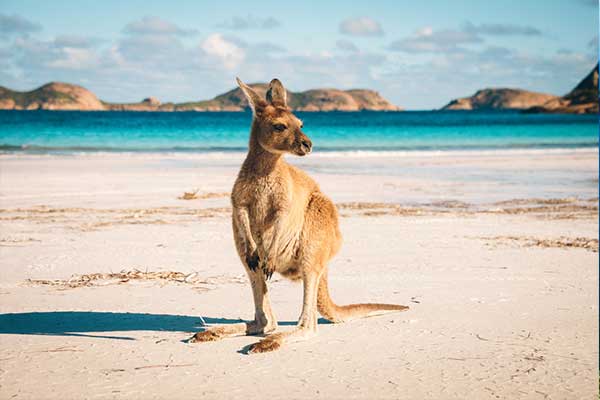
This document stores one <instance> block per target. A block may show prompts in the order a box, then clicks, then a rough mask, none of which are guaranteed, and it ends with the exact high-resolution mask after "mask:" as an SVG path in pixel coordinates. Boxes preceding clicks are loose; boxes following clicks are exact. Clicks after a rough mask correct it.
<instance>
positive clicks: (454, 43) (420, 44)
mask: <svg viewBox="0 0 600 400" xmlns="http://www.w3.org/2000/svg"><path fill="white" fill-rule="evenodd" d="M481 41H482V39H481V38H480V37H479V36H477V35H476V34H475V33H472V32H466V31H463V30H454V29H444V30H439V31H434V30H433V29H432V28H431V27H428V26H427V27H424V28H421V29H419V30H417V31H416V32H415V33H413V34H412V35H411V36H408V37H405V38H403V39H400V40H396V41H394V42H392V43H391V44H390V46H389V49H390V50H396V51H403V52H406V53H439V52H459V51H463V50H464V49H463V48H462V47H461V45H464V44H469V43H479V42H481Z"/></svg>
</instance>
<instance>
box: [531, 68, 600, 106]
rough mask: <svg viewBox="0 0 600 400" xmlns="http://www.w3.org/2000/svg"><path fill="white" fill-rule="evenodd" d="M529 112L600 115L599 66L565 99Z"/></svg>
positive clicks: (558, 98)
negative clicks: (599, 103)
mask: <svg viewBox="0 0 600 400" xmlns="http://www.w3.org/2000/svg"><path fill="white" fill-rule="evenodd" d="M527 112H532V113H535V112H549V113H569V114H594V113H596V114H597V113H598V64H596V67H595V68H594V69H593V70H592V71H591V72H590V73H589V74H588V75H587V76H586V77H585V78H583V80H582V81H581V82H579V85H577V86H575V89H573V90H571V91H570V92H569V93H567V94H566V95H564V96H563V97H557V98H556V99H552V100H550V101H548V102H546V103H544V104H542V105H540V106H537V107H532V108H530V109H528V110H527Z"/></svg>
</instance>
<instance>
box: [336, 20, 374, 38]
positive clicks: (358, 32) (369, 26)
mask: <svg viewBox="0 0 600 400" xmlns="http://www.w3.org/2000/svg"><path fill="white" fill-rule="evenodd" d="M340 32H341V33H343V34H345V35H351V36H382V35H383V29H382V28H381V25H380V24H379V22H377V21H375V20H374V19H372V18H369V17H358V18H347V19H345V20H343V21H342V22H341V23H340Z"/></svg>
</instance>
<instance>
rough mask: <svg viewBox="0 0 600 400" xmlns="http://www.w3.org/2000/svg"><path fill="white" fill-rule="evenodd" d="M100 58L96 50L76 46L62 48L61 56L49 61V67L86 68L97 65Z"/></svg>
mask: <svg viewBox="0 0 600 400" xmlns="http://www.w3.org/2000/svg"><path fill="white" fill-rule="evenodd" d="M97 62H98V58H97V56H96V54H95V52H94V51H91V50H89V49H82V48H76V47H65V48H63V49H61V57H59V58H57V59H56V60H53V61H50V62H48V63H47V66H48V67H49V68H65V69H84V68H90V67H94V66H96V64H97Z"/></svg>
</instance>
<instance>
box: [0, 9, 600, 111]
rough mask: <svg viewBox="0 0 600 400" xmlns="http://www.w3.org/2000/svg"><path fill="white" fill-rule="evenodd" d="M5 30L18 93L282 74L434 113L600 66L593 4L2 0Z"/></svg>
mask: <svg viewBox="0 0 600 400" xmlns="http://www.w3.org/2000/svg"><path fill="white" fill-rule="evenodd" d="M0 39H1V41H0V43H1V44H0V85H2V86H7V87H10V88H13V89H19V90H30V89H32V88H34V87H36V86H39V85H41V84H43V83H46V82H48V81H52V80H59V81H66V82H71V83H77V84H81V85H83V86H85V87H87V88H89V89H90V90H92V91H94V92H95V93H96V94H97V95H98V96H99V97H100V98H101V99H104V100H107V101H123V102H126V101H138V100H141V99H142V98H144V97H148V96H156V97H158V98H159V99H160V100H161V101H184V100H198V99H207V98H211V97H213V96H214V95H216V94H219V93H222V92H224V91H226V90H229V89H230V88H232V87H233V86H234V77H235V76H240V77H241V78H242V79H243V80H245V81H247V82H257V81H268V80H270V79H271V78H273V77H275V76H276V77H279V78H280V79H281V80H282V81H283V82H284V84H285V85H286V86H287V87H288V88H289V89H291V90H294V91H298V90H306V89H310V88H315V87H338V88H344V89H349V88H370V89H375V90H377V91H379V92H380V93H381V94H382V95H384V96H385V97H386V98H388V99H390V100H391V101H392V102H394V103H395V104H398V105H400V106H402V107H405V108H407V109H430V108H437V107H440V106H442V105H444V104H445V103H447V102H448V101H449V100H450V99H452V98H456V97H462V96H467V95H470V94H472V93H473V92H475V91H476V90H478V89H480V88H484V87H520V88H523V89H528V90H535V91H542V92H549V93H555V94H564V93H566V92H567V91H569V90H570V89H571V88H572V87H573V86H574V85H576V84H577V82H578V81H579V80H581V79H582V78H583V77H584V76H585V75H586V74H587V73H588V72H589V70H591V68H592V67H593V66H594V65H595V63H596V62H597V53H598V3H597V1H593V0H546V1H528V0H521V1H512V0H505V1H502V0H499V1H493V2H491V1H460V0H459V1H434V0H430V1H421V2H417V1H371V2H348V1H320V2H311V1H298V2H282V1H263V2H243V1H236V2H231V1H229V2H228V1H222V2H214V1H211V2H203V1H170V2H166V1H160V2H159V1H148V0H146V1H137V0H136V1H110V0H104V1H97V0H96V1H88V0H79V1H60V2H47V1H28V0H19V1H11V0H0Z"/></svg>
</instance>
